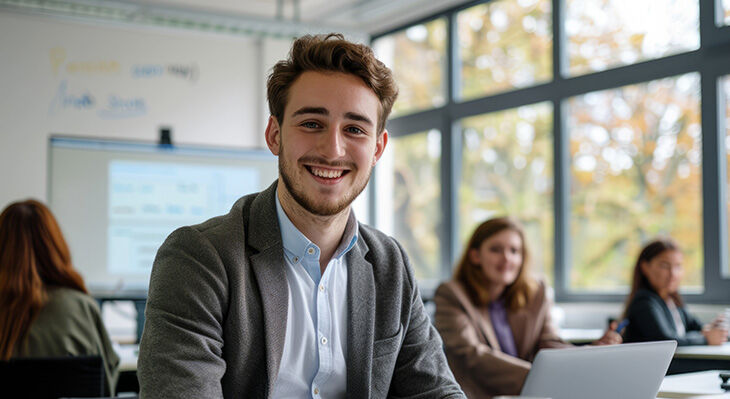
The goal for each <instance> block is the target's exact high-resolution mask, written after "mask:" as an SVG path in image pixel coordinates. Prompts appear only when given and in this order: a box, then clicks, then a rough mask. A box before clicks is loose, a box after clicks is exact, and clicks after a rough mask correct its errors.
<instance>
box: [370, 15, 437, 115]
mask: <svg viewBox="0 0 730 399" xmlns="http://www.w3.org/2000/svg"><path fill="white" fill-rule="evenodd" d="M373 49H374V50H375V53H376V55H377V57H378V59H380V60H381V61H383V62H384V63H385V64H386V65H388V67H389V68H391V69H392V70H393V74H394V75H395V80H396V82H398V85H399V94H398V99H397V100H396V103H395V104H394V105H393V114H392V116H396V115H402V114H406V113H409V112H413V111H418V110H423V109H427V108H432V107H439V106H441V105H443V104H444V103H445V102H446V98H445V96H446V95H445V91H446V88H445V84H446V79H445V69H446V21H445V20H444V19H443V18H441V19H436V20H434V21H431V22H428V23H425V24H418V25H414V26H411V27H408V28H407V29H405V30H403V31H401V32H397V33H394V34H391V35H388V36H384V37H382V38H379V39H377V40H375V41H373Z"/></svg>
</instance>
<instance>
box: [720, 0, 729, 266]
mask: <svg viewBox="0 0 730 399" xmlns="http://www.w3.org/2000/svg"><path fill="white" fill-rule="evenodd" d="M726 3H727V2H726ZM720 82H721V83H720V85H721V91H720V95H721V96H722V100H723V101H722V102H721V103H724V105H725V107H724V108H725V120H724V122H725V123H724V125H725V154H726V157H725V160H726V162H725V165H726V168H727V172H726V174H725V176H726V178H727V182H728V184H727V186H726V187H730V75H727V76H725V77H724V78H723V79H722V80H721V81H720ZM725 197H726V198H725V200H726V201H727V215H728V231H730V195H728V194H727V193H726V194H725ZM728 243H730V237H728ZM728 248H730V245H729V246H728ZM723 275H724V276H725V277H728V276H730V262H729V263H727V264H726V265H725V271H724V273H723Z"/></svg>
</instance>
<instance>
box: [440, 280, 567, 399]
mask: <svg viewBox="0 0 730 399" xmlns="http://www.w3.org/2000/svg"><path fill="white" fill-rule="evenodd" d="M545 288H546V287H545V284H544V283H543V282H540V283H539V284H538V288H537V291H536V292H535V294H534V295H533V296H532V298H531V299H530V300H529V302H528V303H527V304H526V306H524V307H523V308H521V309H519V310H518V311H516V312H509V311H508V313H507V321H508V323H509V325H510V327H511V328H512V334H513V335H514V340H515V346H516V347H517V352H518V357H514V356H510V355H508V354H506V353H503V352H502V350H501V349H500V347H499V342H498V340H497V336H496V334H495V332H494V329H493V328H492V322H491V319H490V318H489V311H488V310H487V307H486V306H475V305H474V303H473V302H472V301H471V300H470V299H469V296H468V294H467V292H466V290H465V288H464V286H463V285H462V284H461V283H459V282H457V281H449V282H446V283H443V284H441V285H440V286H439V287H438V289H437V290H436V295H435V297H434V301H435V302H436V317H435V322H436V329H438V331H439V332H440V333H441V337H442V338H443V340H444V349H445V351H446V357H447V359H448V362H449V366H451V370H452V371H453V373H454V376H455V377H456V380H457V381H458V382H459V384H461V388H462V389H463V390H464V393H466V395H467V397H469V398H475V399H480V398H491V397H492V396H495V395H516V394H519V392H520V389H522V384H523V383H524V381H525V377H526V376H527V372H528V371H529V370H530V362H531V361H532V359H533V358H534V357H535V354H537V351H538V350H540V349H542V348H556V347H565V346H571V345H570V344H568V343H566V342H564V341H563V340H561V339H560V337H559V336H558V333H557V330H556V328H555V327H554V326H553V324H552V322H551V319H550V307H551V302H550V300H549V299H548V297H547V295H546V289H545Z"/></svg>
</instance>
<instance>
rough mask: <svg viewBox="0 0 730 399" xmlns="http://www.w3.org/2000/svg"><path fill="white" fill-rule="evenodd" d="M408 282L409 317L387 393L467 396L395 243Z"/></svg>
mask: <svg viewBox="0 0 730 399" xmlns="http://www.w3.org/2000/svg"><path fill="white" fill-rule="evenodd" d="M396 244H397V245H398V249H399V251H400V253H401V257H402V259H403V262H404V263H405V264H404V265H403V266H404V267H405V270H406V273H407V280H408V284H409V285H410V290H409V291H410V297H409V301H410V308H411V312H410V318H409V320H408V327H407V330H406V332H405V337H404V338H403V343H402V345H401V348H400V352H399V353H398V357H397V360H396V364H395V368H394V370H393V377H392V380H391V384H390V390H389V392H388V397H397V398H419V399H421V398H454V399H455V398H466V396H464V393H463V392H462V391H461V388H460V387H459V384H458V383H457V382H456V380H455V379H454V375H453V374H452V373H451V370H450V369H449V365H448V362H447V361H446V357H445V356H444V352H443V350H442V342H441V337H440V336H439V334H438V332H437V331H436V329H435V328H434V327H433V325H432V324H431V321H430V319H429V317H428V315H427V314H426V310H425V309H424V306H423V301H422V300H421V296H420V294H419V292H418V288H417V287H416V281H415V276H414V275H413V270H412V269H411V267H410V265H409V264H408V256H407V255H406V253H405V251H404V249H403V247H401V246H400V244H398V243H397V242H396Z"/></svg>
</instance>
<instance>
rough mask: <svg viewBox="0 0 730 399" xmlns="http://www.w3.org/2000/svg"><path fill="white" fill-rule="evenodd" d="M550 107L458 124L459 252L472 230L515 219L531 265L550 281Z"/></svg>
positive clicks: (537, 106) (531, 107)
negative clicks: (522, 229) (487, 222)
mask: <svg viewBox="0 0 730 399" xmlns="http://www.w3.org/2000/svg"><path fill="white" fill-rule="evenodd" d="M552 124H553V121H552V106H551V104H550V103H540V104H535V105H526V106H523V107H519V108H517V109H511V110H507V111H501V112H495V113H491V114H486V115H479V116H473V117H470V118H466V119H463V120H462V121H461V131H462V143H463V146H462V167H461V182H460V186H459V198H460V201H459V204H458V209H459V217H460V223H459V227H460V230H459V238H460V243H461V245H460V250H461V251H463V248H464V245H466V241H467V240H468V239H469V237H470V236H471V233H472V232H473V231H474V229H475V228H476V226H477V225H478V224H479V223H481V222H483V221H485V220H487V219H489V218H492V217H497V216H505V215H512V216H515V215H519V219H520V221H521V222H522V224H523V225H524V227H525V233H526V234H527V238H526V239H525V240H526V241H527V243H528V246H529V249H530V257H531V263H532V265H531V267H532V270H533V271H537V274H538V275H547V276H549V277H552V269H553V265H552V262H553V253H552V248H553V170H552V169H553V168H552V165H553V140H552V139H553V138H552Z"/></svg>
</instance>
